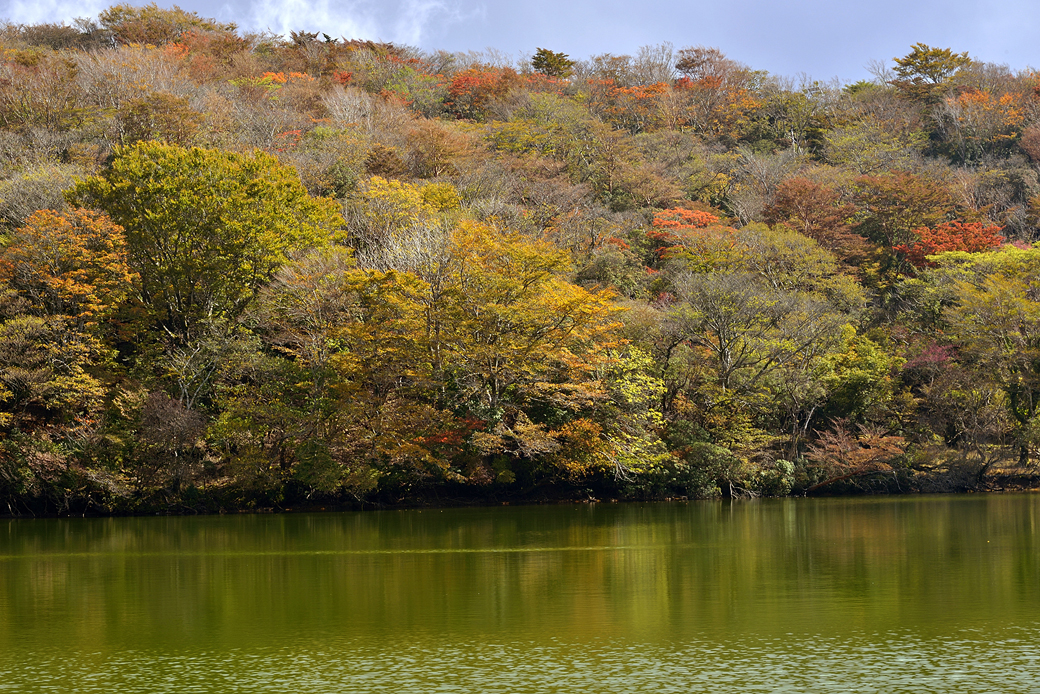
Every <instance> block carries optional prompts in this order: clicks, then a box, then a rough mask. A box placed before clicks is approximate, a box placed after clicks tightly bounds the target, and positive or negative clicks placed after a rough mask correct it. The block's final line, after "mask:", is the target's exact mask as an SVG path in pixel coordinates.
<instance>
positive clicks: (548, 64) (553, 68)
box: [531, 48, 574, 77]
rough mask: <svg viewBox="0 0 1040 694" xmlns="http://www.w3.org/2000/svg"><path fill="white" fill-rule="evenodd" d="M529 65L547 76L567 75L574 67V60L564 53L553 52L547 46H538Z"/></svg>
mask: <svg viewBox="0 0 1040 694" xmlns="http://www.w3.org/2000/svg"><path fill="white" fill-rule="evenodd" d="M531 67H532V68H534V71H535V72H540V73H542V74H543V75H548V76H549V77H567V76H568V75H570V74H571V70H572V69H573V68H574V61H573V60H571V59H569V58H568V57H567V54H566V53H555V52H553V51H550V50H548V49H547V48H539V49H538V50H537V51H535V53H534V57H533V58H532V59H531Z"/></svg>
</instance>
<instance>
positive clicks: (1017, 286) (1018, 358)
mask: <svg viewBox="0 0 1040 694" xmlns="http://www.w3.org/2000/svg"><path fill="white" fill-rule="evenodd" d="M934 259H935V262H936V263H937V264H938V265H939V267H938V269H936V270H933V271H930V273H929V274H928V275H927V277H928V280H929V281H930V282H932V283H937V284H949V285H950V287H949V289H950V290H951V291H952V295H953V296H954V297H956V299H955V302H954V303H953V304H952V305H950V306H948V307H947V308H946V310H945V312H944V318H945V319H946V321H947V324H948V334H949V335H950V336H951V337H952V338H953V339H954V340H955V342H956V344H957V345H958V346H959V347H960V349H961V351H962V352H963V353H964V354H965V355H966V356H967V358H968V361H969V363H970V364H971V365H972V366H974V367H975V369H976V371H977V373H978V374H979V376H980V377H981V378H982V380H989V379H993V380H994V381H995V382H996V383H998V384H999V386H1000V388H1001V389H1002V390H1003V391H1004V395H1005V403H1006V406H1007V407H1008V410H1009V412H1010V413H1011V416H1012V417H1013V418H1014V421H1015V425H1016V426H1015V433H1016V438H1017V441H1018V446H1019V463H1020V464H1021V465H1023V466H1026V465H1028V463H1029V460H1030V448H1031V447H1032V446H1034V445H1036V444H1037V435H1036V432H1037V429H1038V427H1037V424H1038V421H1037V418H1038V414H1040V301H1037V300H1036V296H1037V294H1036V292H1037V283H1036V278H1037V276H1038V273H1040V250H1037V249H1029V250H1021V249H1018V248H1014V247H1012V246H1007V247H1005V248H1004V249H1002V250H1000V251H997V252H991V253H965V252H951V253H943V254H941V255H938V256H934ZM983 472H984V470H983ZM980 474H981V473H980Z"/></svg>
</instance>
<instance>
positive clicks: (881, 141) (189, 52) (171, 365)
mask: <svg viewBox="0 0 1040 694" xmlns="http://www.w3.org/2000/svg"><path fill="white" fill-rule="evenodd" d="M889 67H892V66H889ZM885 69H887V68H885ZM892 70H893V73H892V74H887V73H886V72H885V70H884V69H882V70H879V71H878V73H877V74H878V79H877V80H874V81H871V82H867V81H863V82H857V83H853V84H836V83H831V82H818V81H814V80H811V79H808V78H806V79H803V80H788V79H786V78H783V77H781V76H777V75H771V74H769V73H767V72H765V71H762V70H758V69H755V68H753V67H751V66H748V65H743V64H741V63H739V62H737V61H735V60H733V59H731V58H728V57H727V56H726V55H725V54H724V53H723V52H722V51H721V50H719V49H718V48H712V47H706V46H686V47H681V48H678V49H676V48H675V47H673V46H671V44H667V43H662V44H660V45H657V46H643V47H641V48H640V49H639V51H638V52H636V53H635V54H633V55H615V54H611V53H603V54H599V55H593V56H589V57H587V58H584V59H582V58H578V57H571V56H567V55H565V54H563V53H558V52H554V51H552V50H549V49H547V48H538V49H537V51H536V52H535V53H534V54H533V55H532V56H530V57H529V58H522V59H520V60H519V61H516V60H514V59H512V58H510V57H509V56H505V55H503V54H501V53H498V52H496V51H494V50H493V49H489V50H488V51H487V52H482V53H451V52H448V51H425V50H421V49H417V48H411V47H407V46H395V45H392V44H388V43H377V42H373V41H365V40H359V39H348V38H345V37H338V36H335V35H333V34H332V33H323V32H320V31H316V30H315V31H292V32H290V33H289V35H288V36H287V37H281V36H276V35H272V34H266V33H265V34H252V33H246V32H240V31H238V29H237V28H236V27H235V26H234V25H231V24H227V23H223V22H217V21H214V20H208V19H205V18H203V17H200V16H198V15H196V14H195V13H192V12H187V11H184V10H181V9H178V8H173V9H163V8H160V7H158V6H157V5H154V4H149V5H145V6H133V5H129V4H125V3H124V4H119V5H116V6H114V7H112V8H109V9H108V10H106V11H104V12H102V13H101V14H100V15H99V16H98V17H97V19H96V20H81V21H77V22H76V23H75V24H73V25H70V26H66V25H60V26H59V25H56V24H48V25H41V26H35V27H33V26H22V25H10V24H7V25H0V508H8V509H12V511H11V512H13V513H21V512H29V511H32V512H34V513H39V512H44V513H55V512H61V513H65V512H71V511H72V510H75V511H76V512H91V511H102V512H124V511H125V512H171V511H176V512H183V511H218V510H220V509H228V510H230V509H240V508H254V509H256V508H271V509H274V508H284V507H287V506H289V505H290V504H292V505H293V506H296V505H299V504H314V503H325V502H326V501H328V502H333V503H338V504H353V503H365V504H368V503H369V502H374V503H379V504H386V505H391V504H396V503H425V502H428V501H430V500H432V499H445V498H451V499H453V500H455V501H458V502H459V503H470V502H478V501H486V500H489V499H496V500H498V499H501V500H511V499H518V500H525V501H543V500H547V499H554V498H576V497H579V496H580V497H581V498H583V499H584V498H590V497H592V498H617V499H653V498H677V497H685V498H695V497H718V496H745V497H750V496H757V495H783V494H788V493H791V492H796V493H809V492H811V493H816V491H820V492H843V491H850V490H858V491H870V492H878V491H893V490H896V491H898V490H904V491H905V490H911V489H912V490H931V491H953V490H958V489H984V488H986V485H988V484H990V483H991V482H993V483H998V482H997V481H998V480H1000V481H999V484H1001V485H1003V484H1004V483H1005V482H1007V481H1008V480H1028V481H1029V483H1031V484H1032V483H1034V482H1035V479H1036V474H1037V472H1036V467H1035V460H1036V459H1037V456H1038V455H1040V434H1038V432H1040V376H1038V371H1037V368H1036V364H1038V363H1040V348H1038V347H1037V345H1040V302H1038V301H1037V292H1036V286H1035V285H1036V278H1037V277H1038V276H1040V250H1038V249H1036V248H1034V247H1033V244H1034V242H1035V241H1036V240H1037V239H1040V179H1038V178H1037V170H1036V166H1035V164H1036V163H1037V161H1040V89H1038V87H1037V76H1036V74H1035V73H1032V72H1029V71H1021V72H1016V71H1014V70H1012V69H1011V68H1008V67H1007V66H1001V65H993V64H988V63H984V62H982V61H979V60H976V59H973V58H971V57H970V56H968V55H967V54H964V53H958V52H955V51H954V50H953V49H946V48H936V47H931V46H927V45H925V44H917V45H915V46H913V47H911V48H910V49H909V53H908V55H906V56H905V57H903V58H899V59H896V60H895V62H894V67H892ZM886 80H887V81H886ZM950 251H953V252H950ZM41 461H44V462H41Z"/></svg>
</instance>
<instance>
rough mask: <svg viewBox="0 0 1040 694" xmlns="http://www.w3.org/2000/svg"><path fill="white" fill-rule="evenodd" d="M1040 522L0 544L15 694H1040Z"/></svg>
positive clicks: (734, 516) (960, 511)
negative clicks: (1037, 693) (1035, 693)
mask: <svg viewBox="0 0 1040 694" xmlns="http://www.w3.org/2000/svg"><path fill="white" fill-rule="evenodd" d="M1038 521H1040V497H1038V496H1033V495H1005V496H961V497H908V498H880V499H873V498H871V499H824V500H811V499H810V500H804V499H803V500H795V499H788V500H776V501H759V502H753V503H733V504H729V503H721V502H691V503H682V504H646V505H610V504H598V505H581V506H571V505H561V506H536V507H500V508H489V509H452V510H443V511H440V510H432V511H431V510H422V511H416V510H413V511H383V512H365V513H346V514H314V515H277V516H272V515H261V516H218V517H197V518H121V519H73V520H9V521H0V692H2V691H18V692H112V691H119V692H214V693H216V692H305V693H309V692H315V693H316V692H383V691H386V692H532V693H533V692H637V691H646V692H673V691H674V692H701V691H703V692H756V691H761V692H788V691H789V692H953V691H958V692H960V691H964V692H1029V691H1040V541H1038V535H1037V524H1038Z"/></svg>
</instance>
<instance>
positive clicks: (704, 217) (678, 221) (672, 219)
mask: <svg viewBox="0 0 1040 694" xmlns="http://www.w3.org/2000/svg"><path fill="white" fill-rule="evenodd" d="M718 223H719V218H718V217H716V216H715V215H713V214H711V213H710V212H704V211H702V210H686V209H683V208H673V209H669V210H661V211H659V212H657V213H656V214H654V227H655V228H658V229H703V228H705V227H708V226H711V225H713V224H718Z"/></svg>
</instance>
